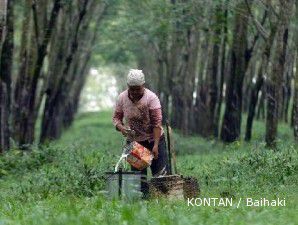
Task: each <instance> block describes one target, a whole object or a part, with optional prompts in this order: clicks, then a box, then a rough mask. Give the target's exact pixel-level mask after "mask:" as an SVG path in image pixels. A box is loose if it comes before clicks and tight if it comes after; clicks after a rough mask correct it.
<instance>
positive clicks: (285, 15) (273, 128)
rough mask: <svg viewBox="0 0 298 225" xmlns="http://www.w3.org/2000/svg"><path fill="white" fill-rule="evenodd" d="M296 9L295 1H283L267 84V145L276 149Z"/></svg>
mask: <svg viewBox="0 0 298 225" xmlns="http://www.w3.org/2000/svg"><path fill="white" fill-rule="evenodd" d="M293 7H294V0H285V1H282V5H281V9H280V24H279V26H278V27H277V32H276V47H275V55H274V58H273V62H272V64H273V66H272V72H271V74H270V75H269V77H268V80H267V82H266V85H267V117H266V135H265V140H266V144H267V146H268V147H270V148H274V147H276V137H277V128H278V115H279V113H278V112H279V107H280V102H281V93H282V85H281V84H283V74H284V70H285V60H286V51H287V45H288V36H289V30H288V25H289V20H290V17H291V14H292V8H293Z"/></svg>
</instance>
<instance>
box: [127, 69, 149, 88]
mask: <svg viewBox="0 0 298 225" xmlns="http://www.w3.org/2000/svg"><path fill="white" fill-rule="evenodd" d="M144 83H145V76H144V74H143V71H142V70H135V69H131V70H129V73H128V75H127V84H128V85H129V86H140V85H143V84H144Z"/></svg>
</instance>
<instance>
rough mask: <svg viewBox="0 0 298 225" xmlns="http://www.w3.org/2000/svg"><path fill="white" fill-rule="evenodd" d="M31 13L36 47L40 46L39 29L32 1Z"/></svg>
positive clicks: (34, 4) (34, 2)
mask: <svg viewBox="0 0 298 225" xmlns="http://www.w3.org/2000/svg"><path fill="white" fill-rule="evenodd" d="M31 7H32V12H33V21H34V32H35V38H36V41H37V46H38V47H39V46H40V43H39V40H40V37H39V27H38V16H37V9H36V1H35V0H33V1H32V6H31Z"/></svg>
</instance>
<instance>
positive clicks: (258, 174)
mask: <svg viewBox="0 0 298 225" xmlns="http://www.w3.org/2000/svg"><path fill="white" fill-rule="evenodd" d="M263 135H264V124H263V123H262V122H260V121H256V122H255V124H254V132H253V140H252V142H251V143H249V144H248V143H245V142H243V141H238V142H235V143H233V144H231V145H223V144H222V143H220V142H217V141H214V140H206V139H203V138H200V137H196V136H188V137H183V136H181V135H179V134H178V133H177V132H175V134H174V140H175V149H176V151H177V164H178V165H177V166H178V171H179V173H181V174H184V175H191V176H195V177H197V178H198V180H199V183H200V188H201V195H200V197H220V196H224V197H231V198H233V201H235V202H237V201H238V200H239V198H246V197H252V198H255V199H259V198H264V197H265V198H267V199H275V198H277V197H280V198H286V207H247V206H245V205H244V204H242V205H240V207H239V208H237V207H236V206H235V205H234V206H233V207H218V206H216V207H208V206H205V207H190V206H187V202H185V201H167V200H166V199H159V200H149V201H138V202H122V201H116V200H114V201H109V200H106V199H105V198H104V196H103V195H102V194H101V190H103V189H104V187H105V184H104V172H106V171H111V170H113V167H114V165H115V163H116V161H117V159H118V157H119V156H120V154H121V146H122V141H123V138H122V136H121V135H120V134H119V133H118V132H116V131H115V129H114V128H113V127H112V125H111V113H110V112H101V113H89V114H82V115H79V116H78V118H77V120H76V121H75V123H74V124H73V126H72V127H71V128H70V129H69V130H68V131H66V132H65V133H64V135H63V137H62V138H61V139H60V140H58V141H55V142H51V143H49V144H48V145H47V146H42V147H40V148H37V147H35V149H34V150H33V152H31V153H27V152H21V151H19V150H17V149H13V150H12V151H10V152H8V153H7V154H5V155H4V156H2V157H1V158H0V224H183V225H184V224H298V216H297V209H298V208H297V200H298V194H297V178H298V177H297V174H298V173H297V172H298V164H297V145H295V144H294V143H293V138H292V131H291V129H290V128H288V127H287V126H286V125H281V126H280V130H279V143H278V150H277V151H272V150H268V149H266V148H265V145H264V143H263V142H262V140H263Z"/></svg>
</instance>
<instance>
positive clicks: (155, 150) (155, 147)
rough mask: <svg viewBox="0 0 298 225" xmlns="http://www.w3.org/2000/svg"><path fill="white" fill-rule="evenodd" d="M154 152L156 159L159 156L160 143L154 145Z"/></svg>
mask: <svg viewBox="0 0 298 225" xmlns="http://www.w3.org/2000/svg"><path fill="white" fill-rule="evenodd" d="M152 153H153V156H154V159H157V158H158V145H154V146H153V149H152Z"/></svg>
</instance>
